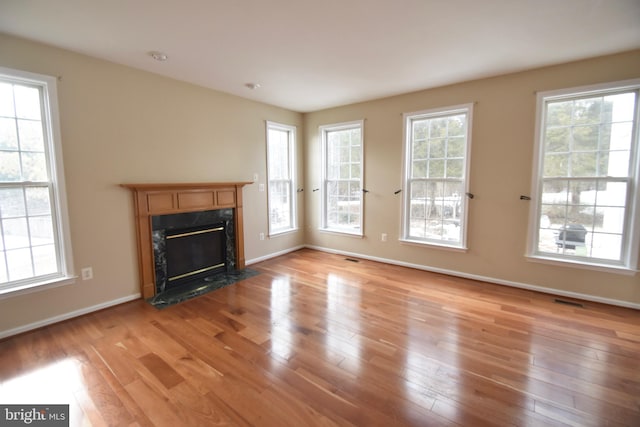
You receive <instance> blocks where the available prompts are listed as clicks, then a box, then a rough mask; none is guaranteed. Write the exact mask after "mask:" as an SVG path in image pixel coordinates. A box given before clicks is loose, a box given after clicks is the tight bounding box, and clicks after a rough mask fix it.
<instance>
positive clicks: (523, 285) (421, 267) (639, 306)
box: [305, 245, 640, 310]
mask: <svg viewBox="0 0 640 427" xmlns="http://www.w3.org/2000/svg"><path fill="white" fill-rule="evenodd" d="M305 247H306V248H309V249H314V250H317V251H321V252H327V253H332V254H338V255H345V256H351V257H356V258H362V259H366V260H369V261H377V262H383V263H385V264H392V265H398V266H401V267H409V268H415V269H417V270H423V271H430V272H432V273H440V274H446V275H449V276H456V277H462V278H465V279H472V280H478V281H481V282H488V283H493V284H496V285H504V286H511V287H513V288H520V289H527V290H529V291H536V292H542V293H545V294H551V295H557V296H563V297H568V298H575V299H580V300H584V301H591V302H597V303H602V304H609V305H615V306H619V307H625V308H633V309H635V310H640V304H635V303H632V302H629V301H623V300H617V299H612V298H603V297H598V296H595V295H589V294H581V293H578V292H569V291H563V290H560V289H555V288H545V287H543V286H537V285H531V284H529V283H522V282H512V281H510V280H503V279H497V278H495V277H488V276H480V275H477V274H469V273H464V272H460V271H455V270H447V269H443V268H437V267H430V266H427V265H421V264H412V263H409V262H404V261H397V260H394V259H388V258H380V257H375V256H369V255H363V254H359V253H355V252H348V251H339V250H335V249H330V248H324V247H320V246H313V245H306V246H305Z"/></svg>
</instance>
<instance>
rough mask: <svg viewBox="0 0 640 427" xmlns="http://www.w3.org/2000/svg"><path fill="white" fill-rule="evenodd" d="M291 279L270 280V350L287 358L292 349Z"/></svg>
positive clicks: (284, 277) (291, 353) (278, 278)
mask: <svg viewBox="0 0 640 427" xmlns="http://www.w3.org/2000/svg"><path fill="white" fill-rule="evenodd" d="M290 311H291V281H290V279H289V277H288V276H280V277H276V278H275V279H273V280H272V282H271V351H272V352H273V353H275V354H277V355H278V356H280V357H282V358H284V359H287V360H288V359H289V358H291V356H293V351H292V339H293V336H292V325H291V316H290V313H289V312H290Z"/></svg>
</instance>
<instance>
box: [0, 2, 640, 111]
mask: <svg viewBox="0 0 640 427" xmlns="http://www.w3.org/2000/svg"><path fill="white" fill-rule="evenodd" d="M0 32H4V33H8V34H12V35H16V36H20V37H24V38H28V39H32V40H36V41H40V42H44V43H47V44H51V45H54V46H58V47H62V48H65V49H69V50H72V51H76V52H80V53H84V54H87V55H90V56H94V57H97V58H102V59H106V60H108V61H113V62H116V63H120V64H125V65H129V66H131V67H135V68H139V69H142V70H147V71H150V72H153V73H157V74H161V75H164V76H168V77H172V78H175V79H178V80H183V81H187V82H191V83H195V84H198V85H202V86H205V87H209V88H212V89H216V90H219V91H223V92H227V93H230V94H234V95H239V96H242V97H245V98H250V99H253V100H257V101H261V102H266V103H269V104H273V105H277V106H281V107H285V108H288V109H291V110H295V111H301V112H309V111H315V110H319V109H324V108H328V107H333V106H338V105H344V104H349V103H353V102H358V101H365V100H370V99H375V98H381V97H385V96H390V95H395V94H400V93H405V92H411V91H415V90H420V89H426V88H430V87H435V86H442V85H446V84H450V83H456V82H460V81H465V80H472V79H476V78H481V77H488V76H494V75H499V74H504V73H509V72H513V71H519V70H524V69H528V68H533V67H539V66H544V65H550V64H555V63H561V62H567V61H572V60H576V59H581V58H587V57H592V56H598V55H602V54H607V53H614V52H620V51H625V50H630V49H634V48H640V0H0ZM152 50H159V51H162V52H165V53H166V54H167V55H168V56H169V60H168V61H166V62H157V61H154V60H153V59H152V58H151V57H150V56H149V54H148V52H149V51H152ZM247 83H259V84H260V85H261V87H260V88H259V89H256V90H250V89H248V88H247V87H246V86H245V84H247Z"/></svg>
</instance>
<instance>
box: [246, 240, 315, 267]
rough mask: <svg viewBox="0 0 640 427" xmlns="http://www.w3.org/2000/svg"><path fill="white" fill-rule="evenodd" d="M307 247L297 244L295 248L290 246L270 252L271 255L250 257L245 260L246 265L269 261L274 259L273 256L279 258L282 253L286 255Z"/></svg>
mask: <svg viewBox="0 0 640 427" xmlns="http://www.w3.org/2000/svg"><path fill="white" fill-rule="evenodd" d="M306 247H308V246H305V245H300V246H295V247H293V248H288V249H285V250H283V251H279V252H275V253H272V254H269V255H265V256H261V257H258V258H253V259H248V260H245V265H251V264H257V263H259V262H262V261H267V260H269V259H272V258H277V257H279V256H281V255H286V254H288V253H291V252H295V251H299V250H300V249H304V248H306Z"/></svg>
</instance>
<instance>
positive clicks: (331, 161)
mask: <svg viewBox="0 0 640 427" xmlns="http://www.w3.org/2000/svg"><path fill="white" fill-rule="evenodd" d="M362 130H363V122H362V121H356V122H349V123H342V124H337V125H330V126H323V127H321V134H322V149H323V156H322V158H323V167H322V173H323V186H322V193H323V194H322V201H323V203H322V227H321V228H322V229H323V230H326V231H334V232H340V233H348V234H356V235H360V236H361V235H362V234H363V231H362V220H363V197H362V195H363V191H362V190H363V131H362Z"/></svg>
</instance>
